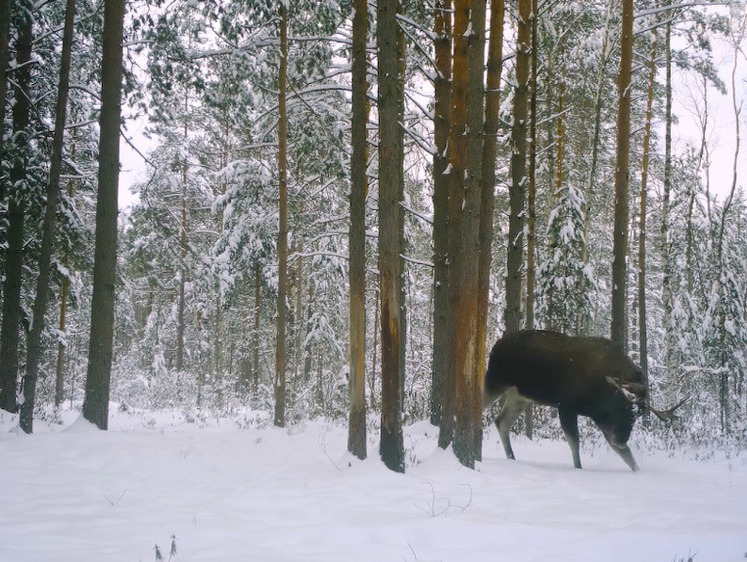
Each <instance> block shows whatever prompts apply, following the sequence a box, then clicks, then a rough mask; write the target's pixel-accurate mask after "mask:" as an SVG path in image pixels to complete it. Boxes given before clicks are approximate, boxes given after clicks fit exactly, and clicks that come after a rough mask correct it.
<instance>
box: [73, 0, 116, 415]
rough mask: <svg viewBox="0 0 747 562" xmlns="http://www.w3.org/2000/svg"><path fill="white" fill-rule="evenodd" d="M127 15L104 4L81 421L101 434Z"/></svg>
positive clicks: (110, 324)
mask: <svg viewBox="0 0 747 562" xmlns="http://www.w3.org/2000/svg"><path fill="white" fill-rule="evenodd" d="M124 11H125V2H124V0H105V2H104V49H103V61H102V92H101V117H100V131H101V133H100V135H101V136H100V140H99V173H98V199H97V201H96V247H95V253H94V265H93V297H92V301H91V337H90V343H89V353H88V373H87V377H86V392H85V399H84V402H83V416H84V417H85V419H87V420H88V421H89V422H91V423H93V424H96V425H97V426H98V427H99V429H107V427H108V417H109V387H110V381H111V366H112V342H113V335H114V289H115V280H116V266H117V190H118V184H119V121H120V116H121V96H122V31H123V25H124Z"/></svg>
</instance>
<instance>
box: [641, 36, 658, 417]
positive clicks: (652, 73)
mask: <svg viewBox="0 0 747 562" xmlns="http://www.w3.org/2000/svg"><path fill="white" fill-rule="evenodd" d="M656 40H657V37H656V32H655V31H654V38H653V44H652V46H651V59H650V61H649V75H648V92H647V97H646V122H645V125H644V131H643V160H642V163H641V200H640V216H639V228H638V342H639V355H640V360H639V363H640V366H641V372H642V373H643V380H644V383H645V385H646V394H647V395H649V396H650V394H651V387H650V385H649V380H648V327H647V321H646V312H647V307H646V232H647V229H646V218H647V213H648V209H647V205H648V194H647V190H648V168H649V159H650V157H649V151H650V146H651V119H652V116H653V103H654V87H655V86H656V52H657V49H656V47H657V45H656ZM643 416H644V419H645V420H646V421H648V419H649V417H650V414H649V411H648V410H645V411H644V413H643Z"/></svg>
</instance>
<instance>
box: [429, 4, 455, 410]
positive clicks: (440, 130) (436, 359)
mask: <svg viewBox="0 0 747 562" xmlns="http://www.w3.org/2000/svg"><path fill="white" fill-rule="evenodd" d="M433 31H434V35H435V38H434V47H435V57H436V69H435V70H436V76H435V79H434V91H433V96H434V100H433V104H434V109H433V140H434V143H435V146H436V152H435V154H434V155H433V358H432V365H431V370H432V382H431V423H432V424H433V425H440V424H441V419H442V413H443V412H442V409H443V402H444V399H445V397H444V383H445V380H446V376H447V374H446V365H445V360H446V353H447V350H446V346H447V345H448V340H449V332H450V325H449V314H448V309H449V266H448V252H449V246H448V236H449V234H448V214H449V183H450V176H449V175H448V173H446V171H447V167H448V165H449V134H450V131H451V0H437V2H436V7H435V18H434V29H433Z"/></svg>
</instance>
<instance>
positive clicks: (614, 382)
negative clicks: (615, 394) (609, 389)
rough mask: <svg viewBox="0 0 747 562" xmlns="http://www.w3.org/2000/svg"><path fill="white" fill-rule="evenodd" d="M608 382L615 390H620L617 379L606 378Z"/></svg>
mask: <svg viewBox="0 0 747 562" xmlns="http://www.w3.org/2000/svg"><path fill="white" fill-rule="evenodd" d="M606 379H607V382H608V383H610V384H611V385H612V386H613V387H615V388H620V383H619V381H617V379H613V378H612V377H609V376H608V377H606Z"/></svg>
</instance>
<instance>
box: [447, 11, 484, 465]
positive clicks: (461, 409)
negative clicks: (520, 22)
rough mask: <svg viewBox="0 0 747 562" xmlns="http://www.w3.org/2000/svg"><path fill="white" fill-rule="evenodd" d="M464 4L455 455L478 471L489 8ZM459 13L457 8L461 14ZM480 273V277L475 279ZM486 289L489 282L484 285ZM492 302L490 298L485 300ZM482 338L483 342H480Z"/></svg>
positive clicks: (482, 355)
mask: <svg viewBox="0 0 747 562" xmlns="http://www.w3.org/2000/svg"><path fill="white" fill-rule="evenodd" d="M462 1H465V3H467V4H468V5H469V4H471V6H470V8H469V12H468V13H469V25H468V29H469V32H468V33H467V32H466V31H465V32H463V33H462V34H461V36H462V37H461V38H460V33H459V30H460V27H459V25H458V24H457V25H456V26H455V30H456V31H457V37H456V38H455V44H456V43H457V42H459V41H460V40H461V41H464V42H466V43H467V99H466V105H467V115H466V116H467V128H466V131H465V133H466V136H467V139H466V143H464V146H465V149H466V153H465V155H464V159H465V161H466V163H467V177H466V181H465V185H464V189H465V192H464V205H463V214H462V230H461V253H460V259H459V270H458V283H457V285H456V287H455V291H456V295H457V298H458V303H459V305H458V307H457V309H456V314H457V315H456V323H455V325H456V328H457V338H458V340H457V368H456V376H457V384H456V390H457V403H456V428H455V432H454V452H455V454H456V456H457V458H458V459H459V461H460V462H461V463H462V464H464V465H465V466H467V467H470V468H474V465H475V461H479V460H482V385H481V382H482V374H483V360H484V355H485V344H484V335H485V329H484V328H482V329H481V327H480V326H479V322H480V321H481V320H484V319H487V315H485V314H481V313H480V311H479V306H480V303H481V301H482V299H481V298H480V294H479V289H480V287H479V269H480V242H481V241H480V223H481V214H482V211H483V210H482V209H481V206H482V196H483V187H484V186H483V182H482V172H483V166H482V156H483V155H484V152H483V134H484V115H485V113H484V103H483V102H484V97H485V91H484V88H485V86H484V72H483V66H484V60H485V10H486V0H457V2H455V5H456V6H459V4H460V3H461V2H462ZM459 12H460V10H459V9H457V12H456V13H457V14H458V13H459ZM467 155H469V158H467ZM475 272H477V273H478V274H477V275H476V274H475ZM485 287H486V288H487V284H486V286H485ZM485 302H486V303H487V299H485ZM481 337H482V339H483V343H480V342H479V339H480V338H481Z"/></svg>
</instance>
